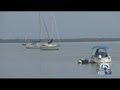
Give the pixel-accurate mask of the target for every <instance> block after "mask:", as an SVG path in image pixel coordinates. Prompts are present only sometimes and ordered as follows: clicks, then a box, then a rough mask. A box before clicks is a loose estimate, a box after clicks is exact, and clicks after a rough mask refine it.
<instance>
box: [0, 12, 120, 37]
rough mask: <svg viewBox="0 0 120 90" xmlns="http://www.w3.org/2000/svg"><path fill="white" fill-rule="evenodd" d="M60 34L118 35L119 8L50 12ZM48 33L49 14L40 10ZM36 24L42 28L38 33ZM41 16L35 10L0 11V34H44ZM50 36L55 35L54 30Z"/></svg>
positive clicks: (32, 35)
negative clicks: (117, 9) (111, 9)
mask: <svg viewBox="0 0 120 90" xmlns="http://www.w3.org/2000/svg"><path fill="white" fill-rule="evenodd" d="M53 13H54V15H55V18H56V23H57V27H58V31H59V36H60V38H120V12H115V11H114V12H112V11H111V12H108V11H104V12H100V11H95V12H92V11H89V12H86V11H78V12H76V11H74V12H72V11H71V12H70V11H64V12H60V11H56V12H53ZM40 15H41V16H42V17H43V18H44V21H45V23H46V26H47V29H48V31H49V34H50V35H51V26H52V24H51V20H52V18H51V16H50V15H51V14H50V12H45V11H44V12H40ZM40 26H42V27H41V29H42V32H41V34H40ZM45 29H46V28H45V26H44V24H43V20H41V25H40V23H39V12H37V11H35V12H27V11H24V12H16V11H14V12H2V11H1V12H0V38H12V39H13V38H25V37H26V38H39V35H42V36H44V37H45ZM54 32H55V33H54V36H55V35H56V36H55V38H56V37H57V34H56V30H54Z"/></svg>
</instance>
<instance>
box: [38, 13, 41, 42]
mask: <svg viewBox="0 0 120 90" xmlns="http://www.w3.org/2000/svg"><path fill="white" fill-rule="evenodd" d="M40 17H41V16H40V12H38V18H39V20H38V21H39V29H40V30H39V42H41V39H42V31H41V30H42V29H41V27H42V25H41V18H40Z"/></svg>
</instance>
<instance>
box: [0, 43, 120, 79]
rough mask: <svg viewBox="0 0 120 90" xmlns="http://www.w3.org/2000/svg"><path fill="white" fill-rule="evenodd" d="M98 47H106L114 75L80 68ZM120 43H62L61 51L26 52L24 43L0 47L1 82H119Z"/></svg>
mask: <svg viewBox="0 0 120 90" xmlns="http://www.w3.org/2000/svg"><path fill="white" fill-rule="evenodd" d="M95 45H107V46H109V47H110V54H111V56H112V63H111V68H112V74H111V75H98V73H97V72H98V71H97V70H98V66H99V65H97V64H86V65H80V64H78V63H77V61H78V59H80V58H82V57H86V58H89V57H90V56H91V48H92V47H93V46H95ZM119 69H120V42H64V43H63V42H62V43H61V46H60V50H58V51H42V50H40V49H26V48H25V47H24V46H22V44H21V43H0V78H119V77H120V70H119Z"/></svg>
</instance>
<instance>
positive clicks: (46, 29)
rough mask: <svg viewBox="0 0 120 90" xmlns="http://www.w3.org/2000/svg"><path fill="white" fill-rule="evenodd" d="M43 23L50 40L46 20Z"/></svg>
mask: <svg viewBox="0 0 120 90" xmlns="http://www.w3.org/2000/svg"><path fill="white" fill-rule="evenodd" d="M42 19H43V18H42ZM43 23H44V25H45V30H46V32H47V35H48V38H49V39H50V36H49V33H48V31H47V30H48V29H47V25H46V23H45V21H44V19H43Z"/></svg>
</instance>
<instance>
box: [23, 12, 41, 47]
mask: <svg viewBox="0 0 120 90" xmlns="http://www.w3.org/2000/svg"><path fill="white" fill-rule="evenodd" d="M38 15H39V24H40V25H41V23H40V13H39V14H38ZM40 25H39V26H40ZM40 29H41V26H40ZM40 33H41V32H40ZM39 35H40V34H39ZM40 42H41V40H39V42H29V43H26V44H25V46H26V48H27V49H39V48H40V45H41V44H40Z"/></svg>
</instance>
